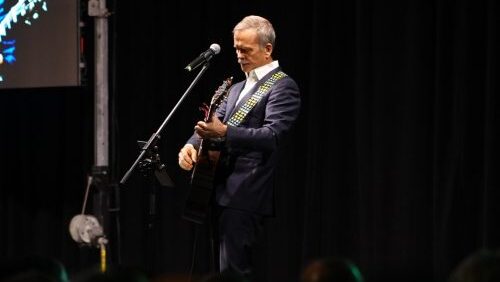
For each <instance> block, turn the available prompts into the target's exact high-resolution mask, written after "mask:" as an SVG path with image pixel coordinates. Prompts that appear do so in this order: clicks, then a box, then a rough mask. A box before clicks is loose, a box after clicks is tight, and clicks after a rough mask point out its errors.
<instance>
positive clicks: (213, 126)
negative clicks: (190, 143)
mask: <svg viewBox="0 0 500 282" xmlns="http://www.w3.org/2000/svg"><path fill="white" fill-rule="evenodd" d="M194 131H195V132H196V133H197V134H198V135H199V136H200V137H201V138H222V137H224V136H226V132H227V125H225V124H223V123H222V122H221V121H220V119H219V118H218V117H217V116H213V117H212V119H211V120H210V121H209V122H204V121H199V122H198V123H197V124H196V126H195V127H194Z"/></svg>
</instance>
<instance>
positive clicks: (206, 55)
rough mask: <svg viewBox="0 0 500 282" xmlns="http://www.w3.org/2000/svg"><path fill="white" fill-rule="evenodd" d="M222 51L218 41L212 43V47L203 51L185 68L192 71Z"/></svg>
mask: <svg viewBox="0 0 500 282" xmlns="http://www.w3.org/2000/svg"><path fill="white" fill-rule="evenodd" d="M219 52H220V46H219V44H217V43H213V44H212V45H210V48H208V50H207V51H205V52H203V53H201V54H200V55H199V56H198V58H196V59H194V60H193V61H192V62H191V63H189V65H187V66H186V67H185V68H184V69H185V70H187V71H192V70H194V69H196V68H198V67H199V66H201V65H202V64H204V63H206V62H208V61H210V59H212V57H213V56H214V55H217V54H219Z"/></svg>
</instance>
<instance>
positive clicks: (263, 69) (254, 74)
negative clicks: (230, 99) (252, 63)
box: [236, 61, 280, 105]
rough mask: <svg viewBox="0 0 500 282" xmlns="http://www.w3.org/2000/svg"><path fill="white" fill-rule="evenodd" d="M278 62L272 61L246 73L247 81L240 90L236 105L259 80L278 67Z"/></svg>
mask: <svg viewBox="0 0 500 282" xmlns="http://www.w3.org/2000/svg"><path fill="white" fill-rule="evenodd" d="M279 66H280V65H279V63H278V61H272V62H270V63H269V64H267V65H263V66H260V67H258V68H255V69H253V70H251V71H250V72H246V73H245V75H246V77H247V81H246V82H245V87H243V90H241V93H240V96H239V97H238V100H237V101H236V105H238V104H239V103H240V101H241V99H243V97H245V96H246V95H247V94H248V93H249V92H250V90H252V88H253V87H254V86H255V84H257V82H259V80H261V79H262V78H263V77H264V76H266V74H268V73H270V72H271V71H272V70H274V69H275V68H277V67H279Z"/></svg>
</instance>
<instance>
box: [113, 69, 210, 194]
mask: <svg viewBox="0 0 500 282" xmlns="http://www.w3.org/2000/svg"><path fill="white" fill-rule="evenodd" d="M208 67H209V61H207V62H206V63H205V64H204V65H203V67H202V68H201V70H200V71H199V72H198V74H197V75H196V77H195V78H194V80H193V82H191V84H190V85H189V87H188V88H187V89H186V91H185V92H184V94H182V96H181V98H180V99H179V101H178V102H177V104H176V105H175V106H174V108H173V109H172V111H170V113H169V114H168V116H167V118H165V120H164V121H163V123H162V124H161V126H160V127H159V128H158V130H157V131H156V132H155V133H153V135H151V137H150V138H149V140H148V141H147V143H146V145H144V146H143V147H142V148H141V153H140V154H139V156H138V157H137V159H136V160H135V162H134V163H133V164H132V166H131V167H130V168H129V169H128V171H127V172H126V173H125V175H123V177H122V179H121V180H120V184H125V182H127V179H128V178H129V177H130V175H131V174H132V172H133V171H134V169H135V168H136V167H137V165H138V164H139V163H140V162H141V161H142V160H143V158H144V156H145V155H149V154H151V150H152V149H153V148H154V147H155V146H156V143H158V140H159V139H160V133H161V132H162V130H163V128H164V127H165V126H166V125H167V123H168V122H169V120H170V118H171V117H172V115H173V114H174V113H175V111H176V110H177V108H178V107H179V106H180V104H181V103H182V102H183V101H184V99H185V98H186V97H187V96H188V94H189V93H190V92H191V90H192V89H193V87H194V86H195V85H196V83H198V80H200V78H201V76H202V75H203V74H204V73H205V71H206V70H207V69H208Z"/></svg>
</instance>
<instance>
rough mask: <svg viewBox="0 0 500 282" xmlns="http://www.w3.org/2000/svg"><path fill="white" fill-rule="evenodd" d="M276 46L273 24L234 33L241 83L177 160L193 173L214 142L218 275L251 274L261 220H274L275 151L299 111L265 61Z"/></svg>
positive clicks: (258, 22) (245, 26)
mask: <svg viewBox="0 0 500 282" xmlns="http://www.w3.org/2000/svg"><path fill="white" fill-rule="evenodd" d="M275 38H276V35H275V32H274V28H273V26H272V24H271V23H270V22H269V21H268V20H266V19H265V18H262V17H259V16H247V17H245V18H244V19H243V20H242V21H241V22H239V23H238V24H237V25H236V26H235V27H234V29H233V39H234V48H235V50H236V55H237V58H238V63H239V64H240V66H241V70H242V71H243V72H244V73H245V75H246V77H247V79H246V80H245V81H241V82H239V83H237V84H235V85H233V87H231V89H230V91H229V94H228V98H227V100H225V101H224V102H223V103H222V104H221V105H220V107H219V108H218V109H217V112H216V114H215V115H214V116H213V117H212V119H211V120H210V121H209V122H203V121H200V122H198V123H197V124H196V126H195V127H194V130H195V134H194V135H193V136H192V137H191V138H190V139H189V140H188V142H187V144H186V145H185V146H184V147H183V148H182V149H181V151H180V152H179V165H180V167H181V168H183V169H185V170H191V169H192V168H193V165H194V164H195V163H196V161H197V149H198V147H199V144H200V140H201V139H205V140H207V139H211V140H219V142H220V144H219V145H220V146H219V147H220V148H221V153H220V158H219V161H218V163H217V169H216V175H215V180H214V189H215V195H214V198H215V199H214V200H215V203H214V206H215V209H216V214H217V224H218V230H217V231H218V238H217V239H218V241H219V268H220V271H221V272H222V271H226V270H229V271H234V272H236V273H239V274H241V275H244V276H249V275H250V274H251V273H252V261H251V253H252V246H253V244H254V242H255V239H256V237H257V235H258V233H259V231H260V230H261V228H262V221H263V218H264V217H266V216H272V215H273V214H274V187H273V184H274V183H273V182H274V180H273V177H274V172H275V167H276V164H277V162H278V159H277V157H278V154H279V152H278V151H279V150H278V149H279V148H280V145H281V144H282V141H283V138H284V137H285V135H286V133H287V132H288V131H289V130H290V128H291V127H292V126H293V124H294V122H295V120H296V119H297V116H298V114H299V110H300V96H299V88H298V86H297V84H296V83H295V81H294V80H293V79H292V78H290V77H289V76H287V75H286V74H285V73H283V72H282V71H281V68H280V67H279V63H278V61H274V60H273V58H272V56H271V55H272V52H273V49H274V45H275ZM220 140H222V141H220Z"/></svg>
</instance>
